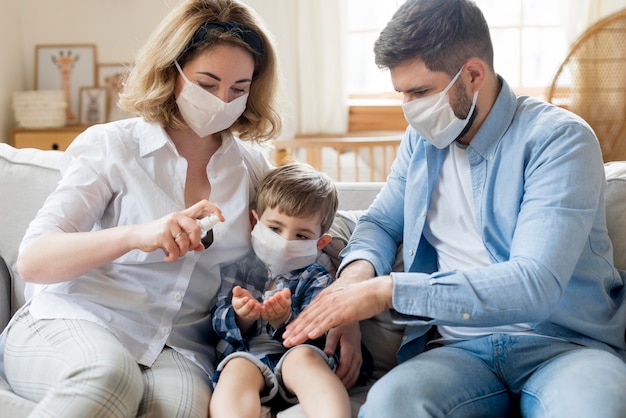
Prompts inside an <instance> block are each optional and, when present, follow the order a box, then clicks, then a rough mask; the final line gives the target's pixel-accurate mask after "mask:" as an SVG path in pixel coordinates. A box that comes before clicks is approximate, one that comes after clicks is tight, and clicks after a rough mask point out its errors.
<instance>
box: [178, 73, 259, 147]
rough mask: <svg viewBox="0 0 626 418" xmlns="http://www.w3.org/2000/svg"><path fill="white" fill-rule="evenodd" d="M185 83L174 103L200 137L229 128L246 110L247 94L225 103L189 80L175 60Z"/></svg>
mask: <svg viewBox="0 0 626 418" xmlns="http://www.w3.org/2000/svg"><path fill="white" fill-rule="evenodd" d="M175 64H176V68H177V69H178V72H179V73H180V75H181V76H182V77H183V79H184V80H185V85H184V86H183V89H182V91H181V92H180V94H179V95H178V98H177V99H176V104H177V105H178V109H179V110H180V114H181V115H182V117H183V119H185V122H187V125H189V127H190V128H191V129H193V131H194V132H195V133H196V134H197V135H198V136H200V137H205V136H208V135H211V134H214V133H216V132H220V131H223V130H224V129H227V128H229V127H230V126H231V125H232V124H233V123H235V121H236V120H237V119H238V118H239V116H241V115H242V114H243V112H244V111H245V110H246V103H247V102H248V95H247V94H244V95H243V96H240V97H237V98H236V99H235V100H233V101H231V102H229V103H226V102H223V101H222V100H220V99H219V98H218V97H216V96H214V95H213V94H211V93H209V92H208V91H206V90H205V89H203V88H202V87H200V86H198V85H197V84H195V83H192V82H191V81H189V79H188V78H187V77H186V76H185V74H184V73H183V70H182V69H181V68H180V65H178V62H175Z"/></svg>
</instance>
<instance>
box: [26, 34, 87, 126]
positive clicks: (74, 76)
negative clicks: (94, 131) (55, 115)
mask: <svg viewBox="0 0 626 418" xmlns="http://www.w3.org/2000/svg"><path fill="white" fill-rule="evenodd" d="M95 85H96V46H95V45H93V44H76V45H72V44H61V45H36V46H35V89H36V90H63V92H64V93H65V99H66V101H67V108H66V121H67V124H68V125H73V124H76V123H78V122H79V94H80V88H81V87H95Z"/></svg>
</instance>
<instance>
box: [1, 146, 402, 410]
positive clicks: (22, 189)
mask: <svg viewBox="0 0 626 418" xmlns="http://www.w3.org/2000/svg"><path fill="white" fill-rule="evenodd" d="M61 156H62V152H61V151H42V150H38V149H16V148H13V147H11V146H9V145H7V144H4V143H0V196H1V197H0V214H1V218H0V330H2V329H4V327H5V326H6V324H7V322H8V321H9V319H10V317H11V315H12V314H13V313H14V312H15V311H16V310H17V308H18V307H20V306H21V305H22V304H23V303H24V294H23V291H24V282H22V280H21V279H20V278H19V276H18V274H17V269H16V266H15V262H16V259H17V250H18V246H19V243H20V241H21V239H22V236H23V235H24V232H25V231H26V228H27V226H28V224H29V222H30V221H31V220H32V219H33V218H34V217H35V215H36V213H37V210H38V209H39V208H40V207H41V206H42V204H43V201H44V199H45V198H46V196H47V195H48V194H49V193H50V192H51V191H52V190H53V189H54V187H55V186H56V184H57V182H58V180H59V178H60V174H59V170H58V169H59V164H60V159H61ZM381 186H382V183H340V184H339V185H338V187H339V194H340V209H341V212H340V215H339V216H338V217H337V220H336V222H335V224H334V225H333V229H332V233H333V235H334V236H335V239H334V240H333V242H332V243H331V244H330V245H328V246H327V249H328V255H329V257H330V260H331V261H332V262H333V263H334V264H336V263H337V262H338V260H337V255H338V252H339V251H340V250H341V249H342V248H343V247H344V246H345V244H346V242H347V239H348V237H349V234H350V233H351V232H352V229H353V228H354V224H355V221H356V216H357V215H358V213H359V212H360V211H361V210H362V209H365V208H367V206H368V205H369V204H370V203H371V202H372V200H373V199H374V197H375V196H376V194H377V193H378V190H379V189H380V187H381ZM68 262H69V260H68ZM365 328H376V329H379V330H380V332H373V331H369V332H367V335H368V336H372V342H371V343H370V344H371V345H372V346H373V345H374V344H373V341H386V342H385V343H383V344H377V347H379V348H380V349H377V351H375V350H372V351H374V352H375V354H376V356H377V357H379V358H380V360H379V361H378V362H377V369H378V370H377V372H376V373H377V375H379V374H380V373H383V372H384V371H385V370H388V369H389V368H390V367H392V366H393V364H394V361H395V360H394V359H395V356H394V352H395V348H396V347H397V345H398V344H399V341H400V338H401V335H402V329H401V327H398V326H395V325H393V324H391V322H390V321H387V320H385V319H384V317H381V318H375V319H373V320H371V321H368V322H367V323H365V324H364V330H365ZM374 335H375V336H374ZM381 350H382V351H383V352H384V353H385V354H384V355H383V354H382V353H381ZM383 357H385V358H384V359H383ZM366 389H367V387H357V388H355V389H354V390H353V391H352V395H353V399H354V408H353V409H354V411H355V413H356V410H357V409H358V406H359V405H360V403H362V401H363V400H364V395H365V393H366ZM33 407H34V404H33V403H32V402H29V401H27V400H24V399H21V398H19V397H17V396H16V395H15V394H13V393H12V392H11V390H10V388H9V387H8V385H7V384H6V382H4V381H2V379H0V416H3V417H4V416H6V417H11V418H17V417H25V416H27V415H28V413H29V412H30V411H31V410H32V408H33ZM279 416H280V417H281V418H289V417H303V414H302V413H301V410H300V408H299V407H297V406H296V407H292V408H290V409H288V410H287V411H284V412H282V413H280V414H279Z"/></svg>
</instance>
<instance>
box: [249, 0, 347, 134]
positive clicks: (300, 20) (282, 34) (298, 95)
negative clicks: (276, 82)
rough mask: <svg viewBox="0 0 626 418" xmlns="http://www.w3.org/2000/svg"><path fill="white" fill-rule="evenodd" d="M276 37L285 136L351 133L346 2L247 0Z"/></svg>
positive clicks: (328, 0)
mask: <svg viewBox="0 0 626 418" xmlns="http://www.w3.org/2000/svg"><path fill="white" fill-rule="evenodd" d="M245 2H246V3H247V4H249V5H250V6H251V7H253V8H254V9H255V10H256V11H257V13H258V14H259V15H260V16H261V17H262V18H263V20H264V21H265V23H266V25H267V27H268V29H269V31H270V32H272V34H273V35H274V37H275V40H276V45H277V49H278V54H279V60H280V67H281V70H282V73H283V90H282V92H281V95H282V110H283V112H284V119H283V120H284V132H283V135H282V137H284V138H290V137H293V136H294V135H295V134H312V133H332V134H339V133H345V132H347V128H348V107H347V100H346V97H347V88H346V82H345V75H344V74H345V71H344V67H345V59H346V39H347V30H346V23H345V22H346V2H345V0H245Z"/></svg>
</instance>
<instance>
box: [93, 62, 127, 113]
mask: <svg viewBox="0 0 626 418" xmlns="http://www.w3.org/2000/svg"><path fill="white" fill-rule="evenodd" d="M132 67H133V64H131V63H117V64H113V63H102V64H100V63H99V64H97V69H98V76H97V86H98V87H103V88H105V89H106V90H107V121H108V122H111V121H115V120H120V119H127V118H129V117H132V116H134V115H132V114H130V113H128V112H125V111H124V110H122V109H120V107H119V106H118V105H117V103H118V99H119V94H120V91H121V89H122V83H123V82H124V80H125V79H126V76H127V75H128V73H129V71H130V70H131V69H132Z"/></svg>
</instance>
